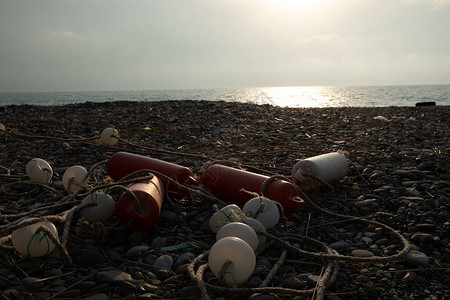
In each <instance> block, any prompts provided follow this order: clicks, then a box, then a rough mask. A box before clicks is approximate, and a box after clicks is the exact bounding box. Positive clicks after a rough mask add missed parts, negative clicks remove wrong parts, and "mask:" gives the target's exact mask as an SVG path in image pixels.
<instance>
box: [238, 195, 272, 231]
mask: <svg viewBox="0 0 450 300" xmlns="http://www.w3.org/2000/svg"><path fill="white" fill-rule="evenodd" d="M242 211H243V212H244V213H245V214H246V215H247V216H248V213H250V217H252V218H254V219H256V220H258V221H260V222H261V223H262V224H263V225H264V227H266V229H270V228H272V227H274V226H275V225H277V224H278V221H279V220H280V212H279V211H278V207H277V205H276V204H275V202H274V201H272V200H270V199H268V198H266V197H255V198H252V199H250V200H248V201H247V202H246V203H245V204H244V207H243V208H242Z"/></svg>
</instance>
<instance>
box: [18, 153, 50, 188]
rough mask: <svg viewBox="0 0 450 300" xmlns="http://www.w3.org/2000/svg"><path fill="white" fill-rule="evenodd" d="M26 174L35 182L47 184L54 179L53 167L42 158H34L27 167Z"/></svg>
mask: <svg viewBox="0 0 450 300" xmlns="http://www.w3.org/2000/svg"><path fill="white" fill-rule="evenodd" d="M25 172H26V173H27V175H28V177H30V179H31V180H32V181H34V182H38V183H44V184H47V183H49V182H50V180H51V179H52V177H53V170H52V167H51V166H50V164H49V163H48V162H46V161H45V160H43V159H41V158H33V159H32V160H30V161H29V162H28V163H27V165H26V166H25Z"/></svg>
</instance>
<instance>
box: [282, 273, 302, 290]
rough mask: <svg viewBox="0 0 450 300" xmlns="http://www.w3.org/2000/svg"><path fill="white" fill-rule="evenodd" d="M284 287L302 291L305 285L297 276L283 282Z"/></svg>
mask: <svg viewBox="0 0 450 300" xmlns="http://www.w3.org/2000/svg"><path fill="white" fill-rule="evenodd" d="M283 286H284V287H285V288H290V289H302V288H304V286H305V284H304V282H303V281H302V280H301V279H300V278H298V277H297V276H289V277H287V278H286V279H284V280H283Z"/></svg>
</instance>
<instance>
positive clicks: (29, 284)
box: [20, 277, 44, 291]
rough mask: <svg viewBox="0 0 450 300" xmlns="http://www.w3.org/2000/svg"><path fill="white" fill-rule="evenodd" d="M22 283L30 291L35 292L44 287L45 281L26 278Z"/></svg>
mask: <svg viewBox="0 0 450 300" xmlns="http://www.w3.org/2000/svg"><path fill="white" fill-rule="evenodd" d="M20 283H21V284H22V285H23V286H24V287H25V288H26V289H27V290H29V291H33V290H35V289H38V288H40V287H43V286H44V281H42V280H41V279H39V278H36V277H26V278H24V279H22V280H21V281H20Z"/></svg>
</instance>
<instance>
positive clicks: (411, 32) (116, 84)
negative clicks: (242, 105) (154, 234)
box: [0, 0, 450, 91]
mask: <svg viewBox="0 0 450 300" xmlns="http://www.w3.org/2000/svg"><path fill="white" fill-rule="evenodd" d="M442 83H443V84H449V83H450V0H372V1H370V0H241V1H238V0H196V1H195V0H89V1H85V0H53V1H52V0H0V91H79V90H88V91H93V90H94V91H96V90H133V89H141V90H142V89H170V88H216V87H250V86H297V85H378V84H382V85H384V84H389V85H391V84H442Z"/></svg>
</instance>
